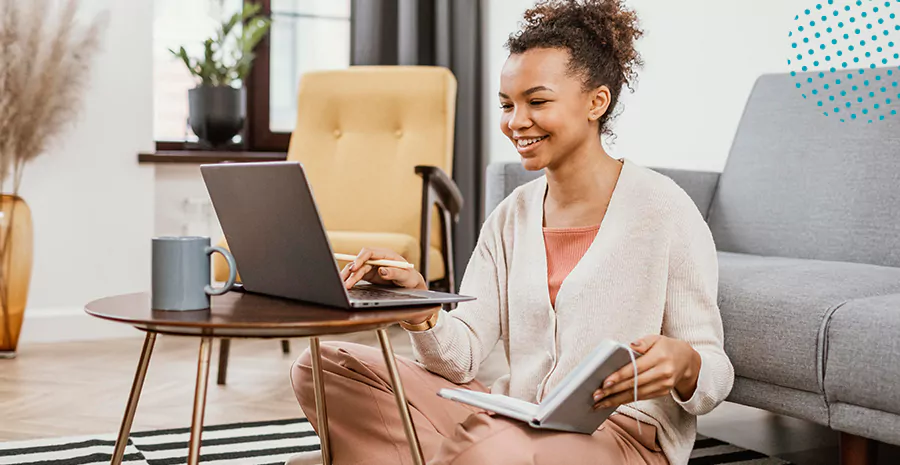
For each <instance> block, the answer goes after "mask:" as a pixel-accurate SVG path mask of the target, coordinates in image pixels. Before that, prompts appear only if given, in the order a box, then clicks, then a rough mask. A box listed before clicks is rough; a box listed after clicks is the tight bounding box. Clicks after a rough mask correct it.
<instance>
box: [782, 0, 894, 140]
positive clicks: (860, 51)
mask: <svg viewBox="0 0 900 465" xmlns="http://www.w3.org/2000/svg"><path fill="white" fill-rule="evenodd" d="M898 16H900V0H880V1H879V0H820V1H819V2H818V3H816V4H815V5H814V6H812V7H810V8H807V9H804V10H803V11H802V12H801V13H800V14H798V15H796V16H795V17H794V23H793V27H792V29H791V31H790V32H788V39H789V41H790V47H791V48H790V54H789V55H788V59H787V63H788V65H789V66H790V68H791V76H792V77H794V79H795V87H796V90H797V91H798V92H799V94H800V96H801V97H802V98H803V99H804V100H806V101H808V102H810V104H812V105H814V107H815V108H816V109H817V111H819V112H821V113H822V114H823V115H824V116H830V117H833V118H837V119H839V120H840V122H841V123H866V124H871V123H874V122H877V121H884V120H885V118H889V117H891V116H895V115H897V110H893V109H890V108H889V106H890V104H891V102H894V101H898V102H900V46H898V44H900V17H898Z"/></svg>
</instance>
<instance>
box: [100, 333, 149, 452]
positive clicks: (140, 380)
mask: <svg viewBox="0 0 900 465" xmlns="http://www.w3.org/2000/svg"><path fill="white" fill-rule="evenodd" d="M155 342H156V333H151V332H148V333H147V335H146V336H144V347H143V348H142V349H141V358H140V359H139V361H138V366H137V371H135V373H134V382H133V383H131V394H129V395H128V404H127V405H126V406H125V416H124V417H123V418H122V425H121V426H119V437H118V438H116V448H115V450H114V451H113V455H112V461H110V462H109V463H110V464H112V465H119V464H120V463H122V458H123V457H125V446H127V445H128V435H129V434H130V433H131V423H132V422H133V421H134V412H135V411H136V410H137V406H138V400H140V398H141V389H142V388H143V387H144V378H145V377H146V376H147V367H148V366H149V365H150V355H151V354H153V344H154V343H155Z"/></svg>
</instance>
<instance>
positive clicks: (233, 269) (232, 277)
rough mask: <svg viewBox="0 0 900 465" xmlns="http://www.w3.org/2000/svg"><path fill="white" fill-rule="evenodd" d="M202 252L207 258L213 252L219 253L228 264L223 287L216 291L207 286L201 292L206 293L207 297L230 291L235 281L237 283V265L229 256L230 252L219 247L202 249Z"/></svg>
mask: <svg viewBox="0 0 900 465" xmlns="http://www.w3.org/2000/svg"><path fill="white" fill-rule="evenodd" d="M204 252H205V253H206V255H207V256H209V255H212V254H213V253H215V252H219V253H220V254H222V256H223V257H225V261H226V262H228V282H226V283H225V285H224V286H222V287H220V288H218V289H216V288H214V287H212V286H209V285H207V286H206V287H205V288H203V290H204V291H206V293H207V294H209V295H222V294H224V293H226V292H228V291H230V290H231V288H232V287H234V283H235V281H237V263H235V262H234V257H232V256H231V252H229V251H227V250H225V249H224V248H222V247H219V246H215V247H207V248H206V249H204Z"/></svg>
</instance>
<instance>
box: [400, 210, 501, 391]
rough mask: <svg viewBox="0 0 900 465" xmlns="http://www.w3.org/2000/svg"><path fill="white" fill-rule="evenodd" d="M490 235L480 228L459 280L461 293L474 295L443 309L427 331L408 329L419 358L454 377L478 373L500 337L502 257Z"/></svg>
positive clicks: (463, 379) (454, 379)
mask: <svg viewBox="0 0 900 465" xmlns="http://www.w3.org/2000/svg"><path fill="white" fill-rule="evenodd" d="M487 224H488V223H487V222H486V223H485V225H486V226H487ZM491 236H492V235H491V234H490V233H489V232H487V228H484V229H482V233H481V235H480V237H479V239H478V244H477V245H476V246H475V250H474V251H473V252H472V257H471V258H470V259H469V265H468V266H467V267H466V273H465V275H464V276H463V280H462V285H461V286H460V291H459V292H460V294H463V295H470V296H473V297H476V300H474V301H469V302H461V303H460V304H459V305H458V306H457V308H456V309H455V310H453V311H452V312H446V311H443V310H441V311H440V313H439V316H438V320H437V324H436V325H435V326H434V327H433V328H431V329H429V330H427V331H410V332H409V334H410V338H411V340H412V346H413V353H414V354H415V356H416V359H417V360H418V361H420V362H421V363H422V364H423V365H425V368H427V369H428V370H429V371H432V372H434V373H437V374H439V375H441V376H443V377H444V378H447V379H448V380H450V381H452V382H454V383H467V382H469V381H471V380H472V379H473V378H475V375H476V374H477V373H478V369H479V367H480V366H481V363H482V362H484V360H485V359H486V358H487V356H488V354H490V352H491V350H492V349H493V348H494V346H495V345H496V344H497V341H498V340H499V339H500V308H501V305H503V304H502V300H501V283H500V277H499V276H498V272H497V264H498V263H502V262H501V261H499V260H498V257H497V254H496V253H495V251H494V250H493V247H491V244H494V243H495V242H494V240H493V237H491Z"/></svg>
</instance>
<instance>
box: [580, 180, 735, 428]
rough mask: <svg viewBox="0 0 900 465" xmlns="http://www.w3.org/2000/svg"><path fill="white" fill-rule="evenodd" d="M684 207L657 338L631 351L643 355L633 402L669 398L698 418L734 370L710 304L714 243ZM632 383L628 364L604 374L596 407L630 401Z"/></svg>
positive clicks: (722, 392)
mask: <svg viewBox="0 0 900 465" xmlns="http://www.w3.org/2000/svg"><path fill="white" fill-rule="evenodd" d="M685 197H686V196H685ZM687 202H690V199H689V198H688V199H687ZM690 207H691V208H682V209H681V211H684V212H687V214H685V215H683V217H679V218H678V221H677V222H676V224H674V225H673V226H674V227H673V232H672V236H671V237H672V239H671V240H670V253H669V268H668V276H667V279H666V302H665V309H664V313H663V322H662V328H661V334H653V335H648V336H645V337H643V338H641V339H640V340H638V341H634V342H632V343H631V347H632V348H633V349H634V350H636V351H637V352H639V353H641V354H644V355H643V356H641V357H640V358H639V359H637V369H638V372H639V375H638V399H652V398H655V397H661V396H669V395H671V396H672V397H673V399H675V401H676V402H678V403H679V404H680V405H681V406H682V408H684V409H685V411H687V412H688V413H691V414H693V415H703V414H705V413H708V412H709V411H711V410H712V409H713V408H715V407H716V406H717V405H719V403H721V402H722V401H723V400H725V398H726V397H727V396H728V393H729V392H731V386H732V384H733V383H734V369H733V368H732V366H731V361H730V360H729V359H728V356H727V355H725V351H724V350H723V335H722V333H723V331H722V318H721V315H720V314H719V307H718V305H717V304H716V294H717V290H718V280H719V279H718V277H719V270H718V258H717V256H716V248H715V244H714V243H713V239H712V234H711V233H710V231H709V227H708V226H707V225H706V222H705V221H703V218H702V217H701V216H700V212H699V211H697V209H696V207H694V205H693V203H692V202H691V204H690ZM633 378H634V371H633V368H632V366H631V365H630V364H629V365H628V366H626V367H623V368H622V369H621V370H619V371H617V372H616V373H614V374H612V375H610V376H609V377H608V378H607V379H606V380H604V383H603V386H601V387H600V389H598V390H597V392H595V397H594V399H595V401H596V402H597V408H602V407H609V406H613V405H621V404H625V403H628V402H631V401H633V400H634V394H633V389H634V382H633ZM685 398H687V400H684V399H685Z"/></svg>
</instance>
